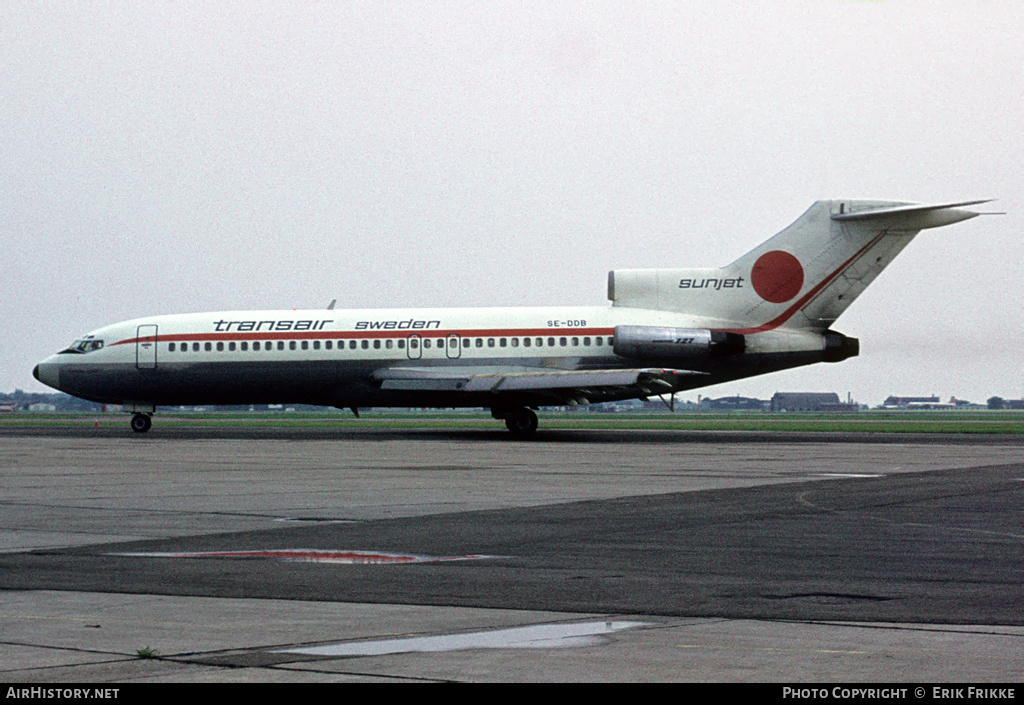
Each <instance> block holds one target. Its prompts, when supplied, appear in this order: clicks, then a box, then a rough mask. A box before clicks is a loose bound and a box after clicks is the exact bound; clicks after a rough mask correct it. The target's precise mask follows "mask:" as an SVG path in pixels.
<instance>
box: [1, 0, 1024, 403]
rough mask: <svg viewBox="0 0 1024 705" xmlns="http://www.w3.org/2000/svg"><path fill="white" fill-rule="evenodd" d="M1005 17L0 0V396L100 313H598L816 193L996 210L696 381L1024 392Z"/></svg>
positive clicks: (909, 5) (765, 9)
mask: <svg viewBox="0 0 1024 705" xmlns="http://www.w3.org/2000/svg"><path fill="white" fill-rule="evenodd" d="M1022 36H1024V3H1022V2H1019V1H1018V0H1003V1H1000V0H990V1H982V0H978V1H974V2H971V1H968V0H959V1H955V2H923V1H922V2H912V1H899V0H892V1H889V2H857V1H842V0H805V1H796V0H794V1H792V2H782V1H779V0H769V1H766V2H726V1H712V2H705V3H691V2H676V1H672V2H649V1H646V0H645V1H644V2H635V1H629V2H600V1H594V0H591V1H588V2H574V1H570V0H553V1H550V2H500V1H495V0H488V1H480V2H470V1H465V2H394V1H391V0H374V1H373V2H301V1H299V0H288V1H287V2H264V1H257V0H244V1H239V2H229V1H227V0H216V1H211V2H189V1H183V0H176V1H171V0H163V1H155V0H154V1H145V0H138V1H136V2H122V1H120V0H118V1H114V2H101V1H99V0H97V1H95V2H70V1H68V2H31V1H28V0H0V246H2V248H0V262H2V265H0V267H2V279H0V285H2V292H3V293H2V299H0V300H2V302H3V306H2V312H3V316H2V318H0V391H8V392H9V391H13V390H14V389H15V388H20V389H24V390H26V391H48V388H46V387H44V386H43V385H41V384H39V383H37V382H36V381H35V380H33V379H32V376H31V370H32V366H33V365H34V364H35V363H36V362H38V361H39V360H41V359H42V358H44V357H46V356H48V355H50V354H52V353H53V352H55V351H57V350H59V349H60V348H62V347H63V346H65V345H66V344H67V343H69V342H70V341H71V340H73V339H74V338H76V337H78V336H80V335H82V334H84V333H86V332H88V331H89V330H91V329H94V328H97V327H100V326H103V325H106V324H109V323H114V322H117V321H120V320H125V319H130V318H135V317H139V316H147V315H154V314H164V313H182V312H195V311H204V310H231V309H248V308H304V307H310V308H317V307H323V306H326V305H327V304H328V302H330V300H331V299H335V298H336V299H338V307H339V308H344V307H352V308H356V307H359V308H363V307H405V306H425V307H430V306H519V305H523V306H534V305H559V304H571V305H605V304H607V299H606V272H607V271H608V270H609V269H614V268H634V267H701V266H708V267H712V266H719V265H724V264H727V263H729V262H731V261H732V260H733V259H735V258H736V257H738V256H739V255H741V254H743V253H744V252H746V251H748V250H750V249H751V248H752V247H754V246H755V245H756V244H758V243H759V242H761V241H762V240H764V239H766V238H767V237H768V236H770V235H772V234H774V233H775V232H777V231H778V230H780V229H782V228H783V227H785V226H786V225H788V224H789V223H790V222H791V221H793V220H794V219H796V218H797V217H798V216H799V215H800V214H801V213H803V211H804V210H806V209H807V207H808V206H810V204H811V203H812V202H813V201H814V200H816V199H819V198H858V197H874V198H883V199H898V200H908V201H921V202H943V201H951V200H967V199H975V198H995V199H998V201H997V202H996V203H994V204H991V206H992V208H991V209H992V210H1000V211H1006V212H1007V214H1006V215H1001V216H996V215H992V216H984V217H979V218H975V219H973V220H970V221H967V222H965V223H960V224H957V225H953V226H950V227H948V228H942V229H937V230H928V231H924V232H923V233H921V235H919V236H918V238H917V239H916V240H915V241H914V242H913V243H912V244H911V245H910V246H909V247H908V248H907V249H906V250H905V251H904V252H903V254H901V255H900V257H899V258H898V259H897V260H896V262H895V263H894V264H893V265H892V266H891V267H889V268H888V269H887V270H886V271H885V272H884V273H883V274H882V275H881V276H880V277H879V278H878V279H877V280H876V281H875V283H874V284H873V285H872V286H871V288H869V289H868V290H867V292H865V293H864V294H863V295H862V296H861V297H860V298H859V299H858V300H857V301H856V303H855V304H854V305H853V306H852V307H851V308H850V309H849V310H848V311H847V312H846V314H845V315H844V316H843V317H842V318H840V319H839V321H838V322H837V323H836V325H835V326H834V327H835V329H836V330H839V331H841V332H843V333H845V334H847V335H851V336H855V337H858V338H860V340H861V356H860V357H858V358H854V359H851V360H848V361H846V362H844V363H840V364H834V365H818V366H814V367H808V368H802V369H799V370H796V371H790V372H785V373H779V374H775V375H768V376H765V377H759V378H754V379H751V380H745V381H740V382H736V383H732V384H728V385H719V386H717V387H710V388H707V389H705V390H700V391H699V392H697V391H695V392H693V393H692V394H688V395H686V396H687V398H693V399H696V396H697V394H698V393H703V394H704V395H710V396H716V397H717V396H723V395H725V394H743V395H749V396H762V397H767V396H770V395H771V394H773V393H774V392H775V391H835V392H839V393H840V395H842V396H844V397H845V395H846V394H847V392H849V393H852V395H853V397H854V398H855V399H856V400H859V401H861V402H864V403H870V404H877V403H879V402H881V401H882V400H883V399H884V398H885V396H887V395H888V394H901V395H925V394H932V393H934V394H938V395H940V396H943V397H949V396H952V395H956V396H958V397H960V398H966V399H970V400H972V401H984V400H985V399H987V398H988V397H989V396H992V395H999V396H1004V397H1008V398H1020V397H1024V379H1022V375H1021V367H1022V365H1021V362H1022V359H1024V355H1022V350H1024V326H1022V319H1024V315H1022V313H1021V305H1022V302H1024V278H1022V276H1021V274H1020V269H1021V262H1022V259H1024V258H1022V253H1024V238H1022V236H1024V227H1022V225H1024V221H1022V213H1024V209H1022V207H1021V206H1022V203H1024V173H1022V171H1024V169H1022V167H1024V49H1022V44H1021V37H1022Z"/></svg>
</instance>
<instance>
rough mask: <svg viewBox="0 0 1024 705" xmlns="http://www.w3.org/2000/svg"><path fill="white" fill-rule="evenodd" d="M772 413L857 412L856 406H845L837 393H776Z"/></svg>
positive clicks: (773, 398)
mask: <svg viewBox="0 0 1024 705" xmlns="http://www.w3.org/2000/svg"><path fill="white" fill-rule="evenodd" d="M771 410H772V411H790V412H792V411H856V410H857V405H856V404H843V403H842V402H840V401H839V395H838V394H836V393H835V392H775V396H773V397H772V401H771Z"/></svg>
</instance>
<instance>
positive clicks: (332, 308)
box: [327, 299, 338, 311]
mask: <svg viewBox="0 0 1024 705" xmlns="http://www.w3.org/2000/svg"><path fill="white" fill-rule="evenodd" d="M336 303H338V300H337V299H331V303H329V304H327V310H328V311H333V310H334V304H336Z"/></svg>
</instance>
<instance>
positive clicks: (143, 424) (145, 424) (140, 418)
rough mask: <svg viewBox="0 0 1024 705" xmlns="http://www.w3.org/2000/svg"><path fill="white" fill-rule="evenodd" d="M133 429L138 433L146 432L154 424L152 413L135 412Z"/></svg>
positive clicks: (132, 423)
mask: <svg viewBox="0 0 1024 705" xmlns="http://www.w3.org/2000/svg"><path fill="white" fill-rule="evenodd" d="M131 425H132V430H133V431H135V432H136V433H145V432H146V431H148V430H149V429H150V427H151V426H152V425H153V416H152V414H135V415H134V416H132V422H131Z"/></svg>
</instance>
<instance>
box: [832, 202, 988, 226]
mask: <svg viewBox="0 0 1024 705" xmlns="http://www.w3.org/2000/svg"><path fill="white" fill-rule="evenodd" d="M990 201H991V199H988V200H981V201H963V202H960V203H940V204H935V205H921V204H909V205H902V206H890V207H885V208H869V209H865V210H855V211H851V212H848V213H836V214H834V215H833V216H832V220H838V221H840V222H854V223H866V224H870V225H872V226H876V227H880V228H886V229H890V230H914V231H917V230H924V229H926V228H938V227H941V226H943V225H951V224H952V223H959V222H960V221H962V220H968V219H969V218H973V217H974V216H976V215H981V214H980V213H976V212H974V211H969V210H960V209H961V208H963V207H964V206H975V205H978V204H979V203H989V202H990Z"/></svg>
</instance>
